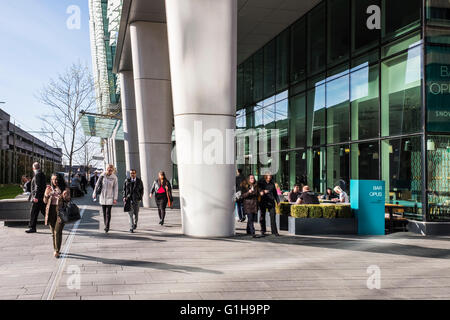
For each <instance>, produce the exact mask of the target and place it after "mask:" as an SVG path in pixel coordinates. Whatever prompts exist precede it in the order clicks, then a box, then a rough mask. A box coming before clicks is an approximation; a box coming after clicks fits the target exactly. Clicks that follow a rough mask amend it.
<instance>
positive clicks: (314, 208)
mask: <svg viewBox="0 0 450 320" xmlns="http://www.w3.org/2000/svg"><path fill="white" fill-rule="evenodd" d="M322 215H323V213H322V206H321V205H320V204H310V205H308V218H315V219H319V218H322Z"/></svg>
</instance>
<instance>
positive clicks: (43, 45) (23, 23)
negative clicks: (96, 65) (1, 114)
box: [0, 0, 92, 136]
mask: <svg viewBox="0 0 450 320" xmlns="http://www.w3.org/2000/svg"><path fill="white" fill-rule="evenodd" d="M71 5H76V6H79V8H80V9H81V25H80V27H81V28H80V29H79V30H77V29H74V30H69V29H68V28H67V25H66V21H67V20H68V18H69V17H70V14H68V13H66V11H67V8H68V7H69V6H71ZM0 43H1V44H0V48H1V49H0V101H6V104H0V108H1V109H3V110H5V111H6V112H7V113H9V114H10V115H11V116H12V117H14V118H15V120H16V123H18V124H19V125H20V126H21V127H22V128H23V129H24V130H27V131H29V130H34V131H39V130H41V128H42V123H41V120H39V119H38V117H39V116H41V115H42V114H45V113H49V108H48V107H46V106H45V105H42V104H40V103H39V102H38V101H37V99H36V97H35V96H36V95H37V93H38V91H39V90H40V89H41V88H42V87H43V86H44V85H45V84H46V83H48V81H49V79H50V78H56V77H57V75H58V73H63V72H64V70H65V69H66V68H67V67H68V66H70V65H71V64H72V63H74V62H78V61H80V62H81V63H83V64H86V65H87V66H88V67H89V68H90V69H91V68H92V63H91V50H90V42H89V9H88V1H87V0H14V1H6V0H2V1H1V2H0ZM11 121H14V119H11ZM35 135H36V136H39V135H38V134H35Z"/></svg>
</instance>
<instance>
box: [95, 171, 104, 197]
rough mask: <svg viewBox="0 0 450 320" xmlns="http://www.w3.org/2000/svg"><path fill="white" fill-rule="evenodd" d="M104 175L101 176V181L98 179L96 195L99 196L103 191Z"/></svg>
mask: <svg viewBox="0 0 450 320" xmlns="http://www.w3.org/2000/svg"><path fill="white" fill-rule="evenodd" d="M103 177H104V176H101V177H100V179H99V181H98V186H97V190H96V191H95V196H96V197H98V196H99V194H100V193H102V188H103Z"/></svg>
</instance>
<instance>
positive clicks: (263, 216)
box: [260, 202, 278, 234]
mask: <svg viewBox="0 0 450 320" xmlns="http://www.w3.org/2000/svg"><path fill="white" fill-rule="evenodd" d="M260 209H261V218H260V223H261V232H262V233H265V232H266V210H269V213H270V229H271V231H272V234H278V229H277V223H276V221H275V203H270V202H269V203H261V205H260Z"/></svg>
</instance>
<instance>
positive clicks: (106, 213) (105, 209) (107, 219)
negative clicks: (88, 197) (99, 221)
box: [102, 205, 112, 230]
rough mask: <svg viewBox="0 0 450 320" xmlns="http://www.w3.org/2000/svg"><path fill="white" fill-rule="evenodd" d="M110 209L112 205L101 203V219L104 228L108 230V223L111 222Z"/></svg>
mask: <svg viewBox="0 0 450 320" xmlns="http://www.w3.org/2000/svg"><path fill="white" fill-rule="evenodd" d="M111 209H112V206H111V205H110V206H105V205H102V210H103V221H104V223H105V228H106V229H108V230H109V224H110V223H111Z"/></svg>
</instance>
